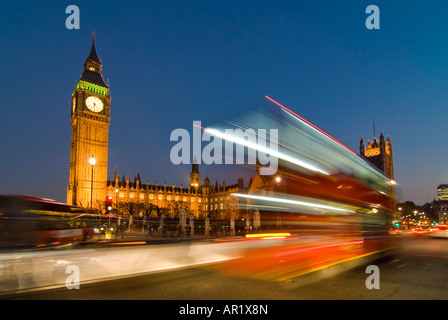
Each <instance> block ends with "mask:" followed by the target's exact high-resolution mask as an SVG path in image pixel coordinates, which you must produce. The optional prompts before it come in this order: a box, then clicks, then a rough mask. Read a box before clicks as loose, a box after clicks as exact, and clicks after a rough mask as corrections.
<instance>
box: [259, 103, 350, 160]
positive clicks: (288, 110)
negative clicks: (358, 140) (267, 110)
mask: <svg viewBox="0 0 448 320" xmlns="http://www.w3.org/2000/svg"><path fill="white" fill-rule="evenodd" d="M265 98H266V99H268V100H269V101H271V102H273V103H275V104H276V105H278V106H279V107H280V108H282V109H283V110H285V111H287V112H288V113H289V114H291V115H293V116H295V117H296V118H298V119H299V120H301V121H303V122H305V123H306V124H307V125H309V126H311V127H312V128H314V129H316V130H317V131H319V132H320V133H322V134H324V135H325V136H327V137H328V138H330V139H331V140H333V141H334V142H336V143H338V144H339V145H341V146H342V147H344V148H345V149H347V150H348V151H350V152H351V153H353V154H354V155H356V156H358V155H357V154H356V152H354V151H353V150H352V149H350V148H349V147H347V146H346V145H344V144H343V143H342V142H340V141H339V140H337V139H336V138H334V137H333V136H331V135H329V134H328V133H326V132H325V131H323V130H322V129H320V128H319V127H317V126H316V125H314V124H312V123H311V122H309V121H308V120H306V119H305V118H303V117H301V116H299V115H298V114H297V113H295V112H294V111H292V110H290V109H288V108H286V107H285V106H284V105H282V104H281V103H279V102H277V101H275V100H274V99H272V98H270V97H268V96H265Z"/></svg>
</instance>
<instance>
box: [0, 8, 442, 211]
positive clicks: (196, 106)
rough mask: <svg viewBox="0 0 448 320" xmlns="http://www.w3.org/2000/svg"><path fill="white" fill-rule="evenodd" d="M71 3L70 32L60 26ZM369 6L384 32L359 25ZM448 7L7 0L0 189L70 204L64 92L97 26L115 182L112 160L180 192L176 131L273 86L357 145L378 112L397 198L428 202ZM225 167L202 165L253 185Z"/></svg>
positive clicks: (0, 85) (0, 39)
mask: <svg viewBox="0 0 448 320" xmlns="http://www.w3.org/2000/svg"><path fill="white" fill-rule="evenodd" d="M70 4H75V5H77V6H78V7H79V9H80V22H81V24H80V29H79V30H68V29H67V28H66V27H65V20H66V18H67V17H68V14H66V13H65V8H66V7H67V6H68V5H70ZM370 4H375V5H377V6H378V7H379V8H380V10H381V21H380V22H381V29H380V30H368V29H367V28H366V27H365V20H366V18H367V16H368V15H367V14H366V13H365V10H366V7H367V6H368V5H370ZM446 12H448V2H443V1H440V0H427V1H421V0H420V1H406V2H403V1H380V0H372V1H359V0H350V1H348V0H340V1H320V0H313V1H297V0H295V1H282V0H280V1H279V0H276V1H255V0H251V1H245V0H238V1H233V0H225V1H223V0H213V1H211V0H190V1H186V0H185V1H180V0H179V1H177V0H150V1H21V0H17V1H12V0H9V1H3V2H2V8H1V13H0V44H1V49H0V70H1V77H0V90H1V95H0V102H1V103H0V152H1V157H0V193H2V194H28V195H36V196H42V197H49V198H53V199H56V200H58V201H63V202H65V201H66V188H67V185H68V175H69V157H70V103H71V94H72V92H73V90H74V88H75V85H76V83H77V81H78V80H79V77H80V74H81V71H82V68H83V63H84V60H85V58H86V57H87V55H88V53H89V50H90V46H91V34H92V31H95V33H96V48H97V52H98V55H99V56H100V57H101V58H102V62H103V77H104V79H108V78H109V81H110V88H111V95H112V104H111V123H110V133H109V177H110V178H112V177H113V174H114V172H115V170H116V168H118V172H119V175H120V178H121V176H122V175H123V174H124V175H126V176H129V177H130V178H131V179H133V178H134V176H135V175H137V173H139V174H140V176H141V178H142V180H143V182H146V180H147V179H148V180H149V181H150V183H151V184H153V183H154V182H155V180H156V179H157V180H158V182H159V183H164V182H165V181H166V182H167V184H168V185H171V184H172V183H173V182H174V183H175V184H176V185H177V186H178V185H180V184H181V183H183V184H184V186H185V185H187V184H188V181H189V180H188V175H189V172H190V169H191V166H189V165H179V166H175V165H173V164H171V162H170V158H169V153H170V149H171V147H172V146H173V145H174V144H175V143H174V142H170V140H169V137H170V133H171V131H173V130H174V129H176V128H185V129H187V130H188V131H190V132H192V123H193V121H194V120H201V121H202V124H203V125H210V124H214V123H216V122H218V121H220V120H222V119H229V118H232V117H235V116H237V115H238V114H240V113H243V112H244V111H246V110H247V111H248V110H251V109H255V108H275V106H273V104H272V103H271V102H269V101H268V100H266V99H265V98H264V96H265V95H268V96H270V97H272V98H274V99H276V100H277V101H279V102H281V103H283V104H284V105H286V106H287V107H289V108H291V109H293V110H294V111H295V112H297V113H298V114H300V115H301V116H303V117H305V118H306V119H308V120H309V121H311V122H313V123H314V124H316V125H317V126H319V127H321V128H322V129H323V130H325V131H327V132H328V133H330V134H331V135H333V136H334V137H336V138H337V139H339V140H340V141H342V142H343V143H344V144H346V145H347V146H349V147H350V148H352V149H353V150H355V151H356V152H358V151H359V141H360V137H361V136H363V137H364V140H366V141H367V139H372V138H373V128H372V119H373V117H374V118H375V122H376V131H377V136H379V131H380V130H382V131H383V133H384V134H385V135H389V136H390V139H391V141H392V146H393V153H394V165H395V178H396V180H397V181H398V182H399V183H400V184H401V197H400V199H399V200H402V201H404V200H412V201H414V202H416V203H417V204H423V203H425V202H427V201H431V200H433V199H434V198H435V197H436V193H437V192H436V188H437V185H439V184H441V183H447V182H448V168H447V167H448V161H447V156H448V148H446V133H445V131H446V130H445V128H446V119H447V116H448V108H447V107H448V90H447V89H448V37H447V32H446V30H447V28H448V23H447V19H446ZM233 169H234V167H233V166H230V167H229V166H224V165H222V166H213V167H210V166H208V167H206V166H201V167H200V170H201V173H202V177H203V178H204V177H205V175H206V174H208V176H209V177H210V179H211V181H212V183H214V181H215V179H217V180H218V181H219V182H222V181H223V180H226V183H227V184H232V183H235V182H236V179H237V178H238V177H239V176H240V175H244V177H245V178H246V183H247V181H248V177H249V176H250V175H249V173H247V172H245V171H242V170H239V169H238V170H233ZM234 171H235V172H234Z"/></svg>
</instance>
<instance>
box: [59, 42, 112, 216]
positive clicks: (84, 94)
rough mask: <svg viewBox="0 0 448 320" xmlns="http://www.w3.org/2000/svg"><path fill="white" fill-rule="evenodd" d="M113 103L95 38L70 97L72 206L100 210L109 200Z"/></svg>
mask: <svg viewBox="0 0 448 320" xmlns="http://www.w3.org/2000/svg"><path fill="white" fill-rule="evenodd" d="M110 102H111V96H110V92H109V86H108V84H106V83H105V81H104V79H103V75H102V62H101V60H100V59H99V58H98V55H97V52H96V47H95V38H93V40H92V46H91V49H90V53H89V55H88V57H87V59H86V60H85V62H84V69H83V72H82V75H81V78H80V79H79V81H78V83H77V84H76V87H75V90H74V92H73V94H72V97H71V129H72V130H71V146H70V176H69V185H68V187H67V204H69V205H77V206H81V207H85V208H92V209H100V208H102V206H103V203H104V202H105V200H106V194H107V192H106V187H107V156H108V140H109V123H110ZM92 159H94V161H92Z"/></svg>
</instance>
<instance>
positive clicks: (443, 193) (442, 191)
mask: <svg viewBox="0 0 448 320" xmlns="http://www.w3.org/2000/svg"><path fill="white" fill-rule="evenodd" d="M437 198H438V199H439V200H448V184H441V185H439V186H438V187H437Z"/></svg>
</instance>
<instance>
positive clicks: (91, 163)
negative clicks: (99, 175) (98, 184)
mask: <svg viewBox="0 0 448 320" xmlns="http://www.w3.org/2000/svg"><path fill="white" fill-rule="evenodd" d="M89 163H90V165H91V166H92V182H91V185H90V210H92V209H93V166H94V165H95V163H96V160H95V158H94V157H93V155H92V157H91V158H90V159H89Z"/></svg>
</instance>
